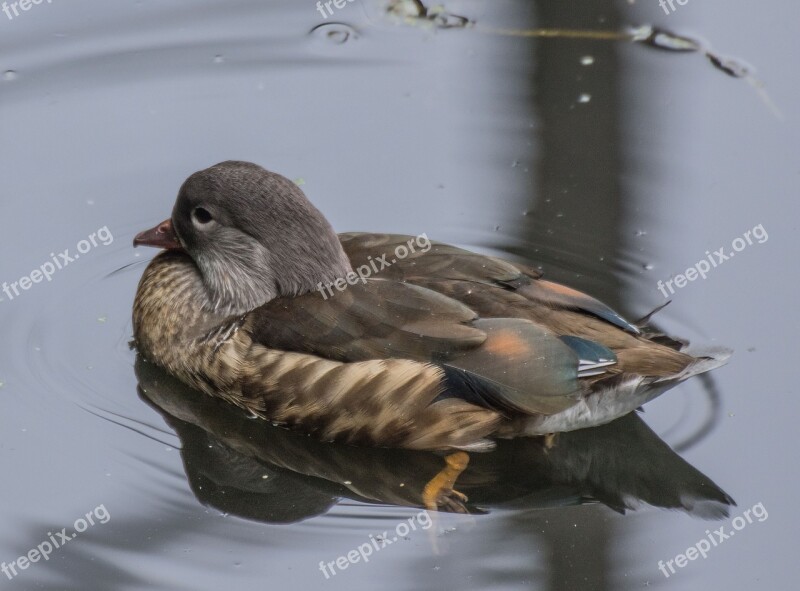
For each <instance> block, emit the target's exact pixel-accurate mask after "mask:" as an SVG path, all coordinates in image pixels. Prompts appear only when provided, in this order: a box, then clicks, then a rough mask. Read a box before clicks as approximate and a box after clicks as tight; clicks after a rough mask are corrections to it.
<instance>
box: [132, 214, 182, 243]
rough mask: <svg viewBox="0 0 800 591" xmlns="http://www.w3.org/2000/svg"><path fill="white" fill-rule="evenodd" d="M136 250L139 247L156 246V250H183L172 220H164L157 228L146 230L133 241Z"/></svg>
mask: <svg viewBox="0 0 800 591" xmlns="http://www.w3.org/2000/svg"><path fill="white" fill-rule="evenodd" d="M133 246H134V248H135V247H137V246H155V247H156V248H166V249H172V248H181V243H180V242H179V241H178V235H177V234H175V229H174V228H173V227H172V219H168V220H164V221H163V222H161V223H160V224H158V225H157V226H156V227H155V228H151V229H149V230H145V231H144V232H140V233H139V234H137V235H136V238H134V239H133Z"/></svg>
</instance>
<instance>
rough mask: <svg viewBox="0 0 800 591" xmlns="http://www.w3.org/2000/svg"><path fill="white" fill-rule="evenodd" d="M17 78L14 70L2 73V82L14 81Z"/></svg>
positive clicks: (17, 75)
mask: <svg viewBox="0 0 800 591" xmlns="http://www.w3.org/2000/svg"><path fill="white" fill-rule="evenodd" d="M17 78H19V74H17V73H16V72H15V71H14V70H6V71H5V72H3V80H6V81H8V82H11V81H12V80H16V79H17Z"/></svg>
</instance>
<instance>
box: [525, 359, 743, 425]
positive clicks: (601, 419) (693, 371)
mask: <svg viewBox="0 0 800 591" xmlns="http://www.w3.org/2000/svg"><path fill="white" fill-rule="evenodd" d="M686 354H688V355H691V356H692V357H694V361H693V362H692V363H690V364H689V365H688V366H686V368H684V369H683V370H682V371H681V372H679V373H677V374H673V375H670V376H664V377H647V376H642V375H634V374H626V373H622V374H618V375H615V376H612V377H609V378H608V379H605V380H602V381H599V382H597V383H596V384H594V388H593V390H592V391H591V392H590V393H589V394H587V395H586V396H585V397H583V398H582V399H581V400H580V401H579V402H578V403H577V404H575V405H574V406H571V407H570V408H568V409H566V410H564V411H561V412H559V413H556V414H552V415H549V416H537V417H532V418H531V419H530V420H529V421H528V422H527V423H526V426H525V434H526V435H546V434H548V433H558V432H563V431H575V430H577V429H585V428H587V427H595V426H597V425H604V424H606V423H610V422H611V421H613V420H614V419H617V418H619V417H621V416H623V415H626V414H628V413H629V412H632V411H634V410H636V409H637V408H639V407H640V406H642V405H643V404H646V403H647V402H649V401H651V400H653V399H654V398H656V397H658V396H660V395H661V394H663V393H664V392H666V391H667V390H669V389H670V388H672V387H673V386H676V385H677V384H679V383H681V382H683V381H685V380H688V379H689V378H691V377H693V376H696V375H698V374H701V373H705V372H707V371H711V370H712V369H716V368H717V367H720V366H722V365H725V363H727V361H728V359H729V358H730V356H731V354H732V351H730V350H729V349H721V348H720V349H713V350H706V351H703V352H699V351H695V352H691V351H686Z"/></svg>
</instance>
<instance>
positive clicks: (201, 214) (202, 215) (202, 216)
mask: <svg viewBox="0 0 800 591" xmlns="http://www.w3.org/2000/svg"><path fill="white" fill-rule="evenodd" d="M192 215H193V216H194V221H196V222H197V223H198V224H201V225H206V224H207V223H209V222H210V221H212V220H213V219H214V218H213V217H212V216H211V213H209V211H208V210H207V209H205V208H202V207H195V208H194V211H192Z"/></svg>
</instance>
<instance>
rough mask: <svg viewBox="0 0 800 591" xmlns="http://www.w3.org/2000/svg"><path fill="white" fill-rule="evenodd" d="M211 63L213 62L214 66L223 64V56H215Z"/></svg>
mask: <svg viewBox="0 0 800 591" xmlns="http://www.w3.org/2000/svg"><path fill="white" fill-rule="evenodd" d="M213 61H214V63H215V64H222V63H225V56H224V55H215V56H214V60H213Z"/></svg>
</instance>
